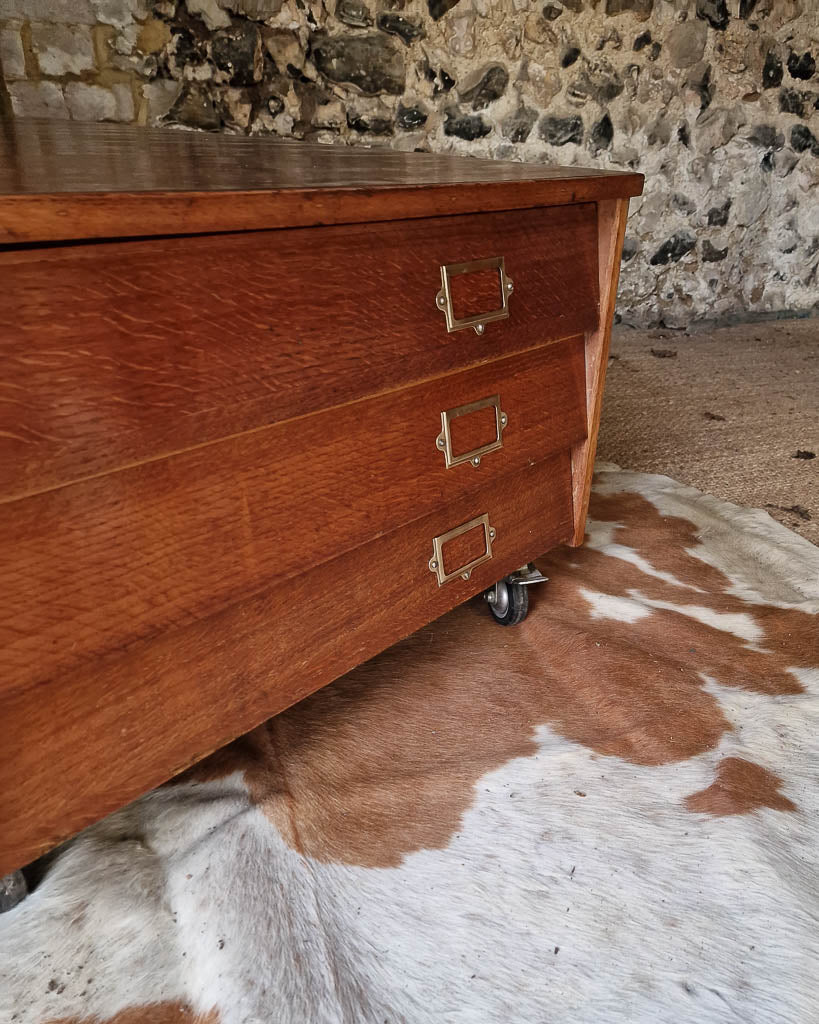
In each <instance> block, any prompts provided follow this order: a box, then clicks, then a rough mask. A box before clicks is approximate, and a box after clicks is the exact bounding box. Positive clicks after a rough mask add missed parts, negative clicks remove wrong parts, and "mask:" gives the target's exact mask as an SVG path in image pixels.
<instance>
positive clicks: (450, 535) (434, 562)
mask: <svg viewBox="0 0 819 1024" xmlns="http://www.w3.org/2000/svg"><path fill="white" fill-rule="evenodd" d="M479 526H482V527H483V540H484V549H485V550H484V553H483V554H482V555H478V557H477V558H473V559H472V561H471V562H467V563H466V565H462V566H460V567H459V568H457V569H453V570H452V572H446V570H445V569H444V544H446V543H447V542H448V541H450V540H454V539H455V538H456V537H460V536H461V534H463V533H469V531H470V530H474V529H476V528H477V527H479ZM496 536H497V534H496V532H495V527H494V526H490V524H489V513H488V512H484V514H483V515H482V516H476V517H475V518H474V519H470V520H469V522H468V523H462V524H461V525H460V526H456V527H455V528H454V529H452V530H448V531H447V532H446V533H442V534H441V535H440V536H439V537H433V538H432V558H430V560H429V569H430V572H434V573H435V575H436V576H437V577H438V586H439V587H442V586H443V585H444V584H445V583H448V582H449V581H450V580H454V579H455V578H456V577H460V578H461V579H462V580H468V579H469V577H470V576H471V575H472V570H473V569H475V568H476V567H477V566H479V565H483V563H484V562H488V561H489V559H490V558H491V557H492V541H493V540H494V539H495V537H496Z"/></svg>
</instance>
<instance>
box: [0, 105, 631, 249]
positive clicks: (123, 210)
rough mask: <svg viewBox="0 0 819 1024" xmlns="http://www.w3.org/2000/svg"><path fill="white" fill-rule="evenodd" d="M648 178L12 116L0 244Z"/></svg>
mask: <svg viewBox="0 0 819 1024" xmlns="http://www.w3.org/2000/svg"><path fill="white" fill-rule="evenodd" d="M642 184H643V177H642V175H640V174H634V173H623V172H618V171H604V170H599V169H591V168H581V167H552V166H547V165H545V164H522V163H507V162H503V161H497V160H476V159H474V158H473V157H467V158H464V157H456V156H452V155H450V154H441V153H435V154H433V153H400V152H397V151H393V150H388V149H380V148H379V149H366V148H364V147H348V146H344V145H335V146H324V145H317V144H310V143H304V142H300V143H294V142H292V141H287V140H282V139H270V138H258V137H257V138H245V137H241V136H225V135H212V134H206V133H200V132H179V131H173V130H168V129H151V128H143V127H138V126H135V125H113V124H82V123H78V122H73V123H71V124H62V123H60V122H59V121H53V120H52V121H39V122H37V121H26V120H10V119H9V120H6V121H2V120H0V242H38V241H45V240H53V239H75V240H76V239H83V238H112V237H123V236H125V237H127V236H135V235H143V236H144V235H165V234H170V233H174V234H190V233H195V232H216V231H257V230H260V229H263V228H283V227H296V226H308V225H315V224H342V223H353V222H365V221H383V220H395V219H398V218H407V217H434V216H439V215H452V214H458V213H476V212H485V211H489V210H511V209H524V208H528V207H536V206H555V205H560V204H566V203H582V202H594V201H597V200H600V199H607V198H610V199H611V198H622V197H625V196H630V195H637V194H639V193H640V192H641V191H642Z"/></svg>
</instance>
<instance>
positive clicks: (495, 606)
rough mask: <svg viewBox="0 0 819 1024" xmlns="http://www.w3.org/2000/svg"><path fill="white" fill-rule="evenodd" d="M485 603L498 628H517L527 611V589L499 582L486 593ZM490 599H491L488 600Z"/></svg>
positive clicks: (503, 581) (502, 581) (518, 584)
mask: <svg viewBox="0 0 819 1024" xmlns="http://www.w3.org/2000/svg"><path fill="white" fill-rule="evenodd" d="M488 595H489V597H487V603H488V604H489V610H490V611H491V612H492V618H493V619H494V620H495V622H497V623H498V625H500V626H517V624H518V623H519V622H523V620H524V619H525V618H526V613H527V612H528V611H529V588H528V587H525V586H523V584H521V583H508V582H507V581H506V580H501V581H500V582H499V583H496V584H495V586H494V587H492V589H491V590H490V591H488ZM490 597H492V599H491V600H490Z"/></svg>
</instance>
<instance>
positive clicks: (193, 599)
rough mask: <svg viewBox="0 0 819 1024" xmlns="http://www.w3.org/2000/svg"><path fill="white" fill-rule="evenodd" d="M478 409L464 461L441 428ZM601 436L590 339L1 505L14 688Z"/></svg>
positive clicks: (0, 592) (457, 438)
mask: <svg viewBox="0 0 819 1024" xmlns="http://www.w3.org/2000/svg"><path fill="white" fill-rule="evenodd" d="M494 396H499V401H498V402H497V403H493V404H492V405H490V406H486V405H481V400H485V399H486V398H487V397H490V398H492V397H494ZM471 404H478V406H479V407H478V408H477V409H475V410H474V411H472V412H466V413H463V414H462V415H459V416H457V417H455V418H454V419H453V420H452V423H451V431H450V439H451V445H452V450H453V452H455V454H458V453H459V452H463V451H467V452H468V451H472V450H474V449H475V447H476V446H478V447H480V446H481V445H483V447H484V448H487V447H488V448H491V449H492V450H489V451H486V452H485V453H484V454H483V455H482V456H481V457H480V461H479V465H475V464H474V460H470V461H465V462H461V463H459V464H456V465H449V466H448V465H447V459H446V453H445V451H443V450H442V449H441V446H440V445H439V440H440V437H441V434H442V422H443V420H444V418H445V417H446V415H447V413H451V412H452V411H453V410H454V411H458V410H459V409H463V408H464V407H466V408H468V407H469V406H470V405H471ZM498 407H499V408H502V410H503V414H504V415H505V417H506V426H505V427H504V428H503V430H502V436H501V437H500V442H501V446H497V445H496V444H495V439H496V437H497V434H498V433H500V431H499V430H498V429H497V425H498V419H497V413H496V409H497V408H498ZM486 412H489V413H490V416H489V418H488V419H487V417H486V416H485V413H486ZM456 428H457V429H456ZM585 436H586V414H585V370H584V343H583V339H582V338H575V339H571V340H568V341H564V342H557V343H555V344H553V345H548V346H545V347H542V348H540V349H535V350H532V351H530V352H525V353H522V354H520V355H517V356H511V357H508V358H507V359H503V360H499V361H496V362H494V363H489V364H485V365H482V366H479V367H475V368H473V369H471V370H467V371H462V372H460V373H456V374H452V375H449V376H446V377H442V378H437V379H436V380H433V381H428V382H426V383H424V384H420V385H417V386H415V387H413V388H409V389H406V390H404V391H401V392H396V393H390V394H386V395H381V396H378V397H376V398H371V399H366V400H363V401H361V402H357V403H353V404H350V405H347V406H343V407H341V408H339V409H331V410H326V411H324V412H322V413H317V414H315V415H313V416H308V417H304V418H302V419H297V420H289V421H287V422H285V423H279V424H275V425H274V426H272V427H268V428H266V429H263V430H259V431H255V432H252V433H248V434H244V435H241V436H239V437H236V438H230V439H226V440H224V441H222V442H220V443H218V444H215V445H211V446H208V447H204V448H200V449H197V450H194V451H189V452H185V453H183V454H180V455H177V456H172V457H170V458H167V459H161V460H157V461H153V462H147V463H143V464H142V465H139V466H134V467H131V468H129V469H123V470H121V471H119V472H114V473H110V474H106V475H104V476H102V477H97V478H94V479H91V480H83V481H79V482H77V483H74V484H71V485H68V486H66V487H61V488H57V489H55V490H51V491H45V492H43V493H41V494H37V495H33V496H31V497H29V498H23V499H19V500H17V501H12V502H6V503H3V504H0V556H1V557H0V650H2V652H3V653H2V659H0V660H1V661H2V663H1V664H0V670H2V671H0V692H2V690H3V689H4V688H5V689H11V688H15V687H17V686H21V685H31V684H34V683H36V682H38V681H42V680H45V679H49V678H52V677H54V676H55V675H57V674H59V673H63V672H66V671H69V670H71V669H73V668H75V667H77V666H80V665H82V664H85V663H89V662H91V661H93V660H94V659H95V658H99V657H102V656H104V655H106V654H107V653H108V652H110V651H112V650H117V649H120V648H122V647H123V646H124V645H127V644H131V643H133V642H136V641H138V640H140V639H143V638H145V637H149V636H155V635H157V634H159V633H164V632H167V631H169V630H174V629H178V628H180V626H184V625H187V624H189V623H191V622H194V621H199V620H201V619H205V618H207V617H208V616H212V615H214V614H216V613H217V612H219V611H221V610H223V609H224V608H226V607H228V606H230V605H232V604H235V603H237V602H239V601H241V600H242V599H244V597H246V595H248V594H252V593H259V592H261V591H263V590H265V589H266V588H269V587H270V586H272V585H273V584H274V583H275V582H276V581H278V580H282V579H286V578H288V577H292V576H294V575H297V574H299V573H301V572H303V571H304V570H305V569H306V568H307V567H310V566H314V565H318V564H321V563H324V562H327V561H328V560H331V559H333V558H335V557H337V556H338V555H340V554H341V553H343V552H345V551H349V550H351V549H354V548H356V547H358V546H359V545H361V544H364V543H365V542H367V541H368V540H370V539H372V538H373V537H375V536H378V535H381V534H385V533H388V532H390V531H393V530H395V529H397V528H398V527H400V526H401V525H403V524H405V523H408V522H411V521H413V520H416V519H419V518H420V517H422V516H424V515H428V514H430V513H431V512H432V511H433V510H435V509H437V508H439V507H441V506H443V505H444V504H446V503H447V502H450V501H453V500H456V499H458V498H459V497H461V496H464V497H468V496H469V495H472V494H476V493H479V492H480V491H481V490H482V489H484V488H485V487H486V486H487V485H488V484H490V483H494V482H495V481H497V480H500V479H503V478H504V477H505V476H507V475H508V474H510V473H513V472H515V471H518V470H521V469H523V468H525V467H526V466H528V465H530V464H532V463H533V462H536V461H540V460H542V459H544V458H545V457H547V456H549V455H551V454H553V453H555V452H562V451H567V450H568V449H569V448H570V447H571V446H572V445H574V444H576V443H577V442H579V441H581V440H582V439H583V438H584V437H585ZM568 505H570V502H569V503H568ZM479 511H481V512H485V511H488V510H487V509H481V510H479ZM567 513H568V506H567ZM458 525H459V523H457V522H451V523H449V524H447V526H446V527H445V529H449V528H451V527H454V526H458ZM439 532H440V531H439ZM429 543H430V551H428V552H426V554H425V557H424V560H423V561H424V565H426V563H427V561H428V559H429V558H430V553H431V543H432V539H431V538H430V541H429ZM365 571H366V568H365ZM431 578H432V577H431Z"/></svg>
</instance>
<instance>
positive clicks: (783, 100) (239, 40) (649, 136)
mask: <svg viewBox="0 0 819 1024" xmlns="http://www.w3.org/2000/svg"><path fill="white" fill-rule="evenodd" d="M813 7H815V3H814V0H539V2H531V0H460V2H459V0H324V2H321V3H319V2H318V0H0V55H2V60H3V64H4V66H5V78H6V80H7V83H8V86H7V87H8V91H9V95H10V97H11V101H12V104H13V107H14V110H15V112H16V113H17V114H21V115H29V116H49V117H62V118H67V117H75V118H92V119H107V120H128V119H131V118H133V119H135V120H137V121H140V122H141V123H157V122H160V123H165V124H171V125H174V126H177V127H182V128H186V129H195V130H206V131H229V132H250V133H256V134H276V135H282V136H289V137H296V138H309V139H317V140H318V141H322V142H334V143H336V144H343V143H345V142H346V143H349V144H354V145H361V144H365V145H390V146H395V147H398V148H402V149H427V150H438V151H444V152H447V151H452V152H457V153H460V154H464V155H474V156H481V157H502V158H503V159H515V160H526V161H532V162H536V163H556V164H569V165H578V166H583V165H594V166H599V167H604V168H619V169H637V170H640V171H642V172H644V173H645V174H646V191H645V195H644V196H642V197H640V198H638V199H636V200H635V201H633V203H632V207H631V211H632V212H631V217H630V220H629V226H628V238H627V242H626V247H625V250H624V264H623V271H622V274H621V284H620V297H619V302H618V309H619V311H620V314H621V317H622V320H623V321H625V322H626V323H634V324H664V325H666V326H671V327H673V326H682V325H684V324H686V323H688V322H689V321H690V319H691V318H692V317H693V318H696V317H708V318H720V317H724V316H728V315H736V314H737V313H739V312H742V311H745V312H749V313H768V312H772V311H775V310H777V309H780V308H788V309H791V310H794V309H796V310H811V309H813V310H814V311H816V310H817V301H818V300H819V283H817V278H818V276H819V72H818V71H817V61H819V36H818V34H817V32H818V31H819V23H817V19H816V14H815V12H814V10H813ZM704 268H707V274H706V273H704V272H703V271H704Z"/></svg>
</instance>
